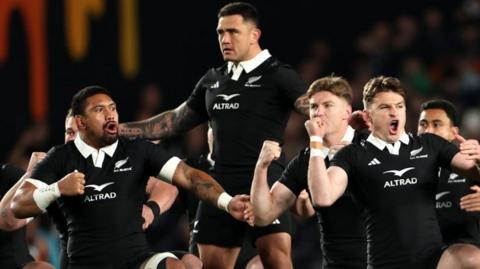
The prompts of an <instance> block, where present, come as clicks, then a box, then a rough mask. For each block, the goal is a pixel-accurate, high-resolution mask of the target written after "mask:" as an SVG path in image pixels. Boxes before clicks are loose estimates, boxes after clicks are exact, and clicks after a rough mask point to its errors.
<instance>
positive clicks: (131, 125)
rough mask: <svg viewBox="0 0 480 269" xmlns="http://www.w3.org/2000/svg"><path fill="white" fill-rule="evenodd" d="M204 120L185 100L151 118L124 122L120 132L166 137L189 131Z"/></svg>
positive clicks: (134, 135)
mask: <svg viewBox="0 0 480 269" xmlns="http://www.w3.org/2000/svg"><path fill="white" fill-rule="evenodd" d="M202 122H203V119H202V118H201V116H200V115H199V114H198V113H197V112H195V111H194V110H193V109H191V108H190V107H189V106H188V105H187V103H186V102H184V103H182V104H181V105H180V106H178V107H177V108H175V109H173V110H168V111H165V112H163V113H161V114H158V115H156V116H153V117H151V118H149V119H146V120H143V121H135V122H126V123H122V124H120V126H119V127H120V128H119V134H120V135H121V136H127V137H142V138H146V139H150V140H152V139H164V138H168V137H172V136H174V135H177V134H180V133H182V132H185V131H188V130H190V129H192V128H193V127H195V126H197V125H198V124H200V123H202Z"/></svg>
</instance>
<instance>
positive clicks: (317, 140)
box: [310, 135, 323, 144]
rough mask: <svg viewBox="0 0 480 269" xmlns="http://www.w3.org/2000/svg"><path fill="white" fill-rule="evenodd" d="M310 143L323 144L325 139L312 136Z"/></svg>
mask: <svg viewBox="0 0 480 269" xmlns="http://www.w3.org/2000/svg"><path fill="white" fill-rule="evenodd" d="M310 142H320V143H322V144H323V138H321V137H320V136H318V135H312V136H310Z"/></svg>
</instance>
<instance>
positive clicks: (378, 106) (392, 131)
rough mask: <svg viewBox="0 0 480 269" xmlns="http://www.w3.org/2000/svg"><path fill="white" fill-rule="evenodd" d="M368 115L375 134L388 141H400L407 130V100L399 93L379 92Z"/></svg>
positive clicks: (368, 110)
mask: <svg viewBox="0 0 480 269" xmlns="http://www.w3.org/2000/svg"><path fill="white" fill-rule="evenodd" d="M367 115H368V120H369V121H370V123H371V129H372V133H373V135H375V136H376V137H378V138H380V139H382V140H384V141H386V142H389V143H393V142H396V141H398V139H399V138H400V135H401V134H403V133H404V132H405V119H406V107H405V100H404V99H403V97H402V96H401V95H400V94H398V93H394V92H380V93H377V94H376V95H375V97H374V98H373V100H372V103H371V104H370V107H369V108H368V109H367Z"/></svg>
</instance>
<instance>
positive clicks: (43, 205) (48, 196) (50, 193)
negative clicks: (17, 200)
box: [33, 182, 61, 212]
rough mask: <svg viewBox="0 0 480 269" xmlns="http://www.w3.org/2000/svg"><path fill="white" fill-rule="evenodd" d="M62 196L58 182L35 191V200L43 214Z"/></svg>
mask: <svg viewBox="0 0 480 269" xmlns="http://www.w3.org/2000/svg"><path fill="white" fill-rule="evenodd" d="M60 196H61V193H60V189H58V183H57V182H55V183H53V184H51V185H47V186H46V187H41V188H37V189H35V190H34V191H33V200H34V201H35V203H36V204H37V206H38V208H40V209H41V210H42V212H45V211H46V210H47V207H48V206H49V205H50V204H51V203H52V202H53V201H55V200H57V199H58V198H59V197H60Z"/></svg>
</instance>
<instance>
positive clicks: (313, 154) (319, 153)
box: [310, 149, 327, 159]
mask: <svg viewBox="0 0 480 269" xmlns="http://www.w3.org/2000/svg"><path fill="white" fill-rule="evenodd" d="M317 156H318V157H322V158H324V159H325V158H326V157H327V154H325V152H323V150H321V149H310V157H317Z"/></svg>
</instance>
